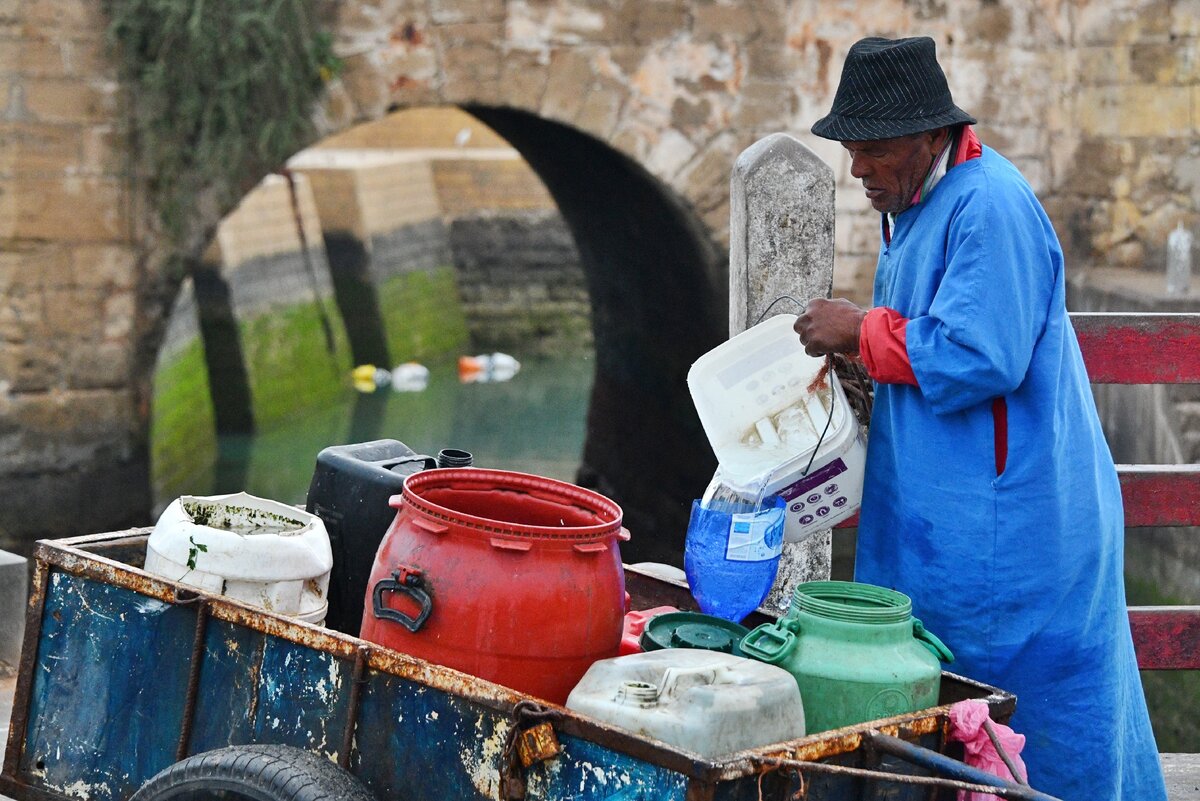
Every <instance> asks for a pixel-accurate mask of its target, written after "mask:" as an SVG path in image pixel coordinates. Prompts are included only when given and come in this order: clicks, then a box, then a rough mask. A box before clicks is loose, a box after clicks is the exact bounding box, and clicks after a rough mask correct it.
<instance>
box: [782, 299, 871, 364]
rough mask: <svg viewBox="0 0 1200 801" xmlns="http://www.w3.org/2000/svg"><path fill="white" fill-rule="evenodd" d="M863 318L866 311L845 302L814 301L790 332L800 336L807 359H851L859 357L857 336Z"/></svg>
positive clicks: (809, 304) (841, 300)
mask: <svg viewBox="0 0 1200 801" xmlns="http://www.w3.org/2000/svg"><path fill="white" fill-rule="evenodd" d="M866 316H867V311H866V309H862V308H859V307H858V306H855V305H854V304H853V303H851V302H850V301H848V300H846V299H845V298H834V299H833V300H827V299H825V298H814V299H813V300H810V301H809V302H808V308H806V309H805V310H804V314H801V315H800V317H799V318H797V319H796V324H795V325H794V326H792V328H793V329H794V330H795V331H796V333H797V334H799V335H800V342H801V344H803V345H804V352H805V353H807V354H808V355H809V356H824V355H825V354H826V353H847V354H850V355H854V354H856V353H858V335H859V331H860V330H861V329H862V321H863V318H864V317H866Z"/></svg>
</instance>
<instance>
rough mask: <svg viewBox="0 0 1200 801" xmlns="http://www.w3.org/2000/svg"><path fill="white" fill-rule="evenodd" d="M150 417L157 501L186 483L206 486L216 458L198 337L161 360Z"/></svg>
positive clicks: (206, 375) (153, 472)
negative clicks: (207, 474) (207, 475)
mask: <svg viewBox="0 0 1200 801" xmlns="http://www.w3.org/2000/svg"><path fill="white" fill-rule="evenodd" d="M153 393H154V394H153V400H152V402H151V412H150V480H151V484H152V486H153V488H154V496H155V497H156V498H161V497H163V496H165V495H169V494H171V490H172V489H173V488H177V487H186V486H188V485H189V484H191V483H197V484H198V485H200V486H208V484H209V483H211V477H206V476H205V475H204V474H205V473H211V466H212V464H213V463H214V462H215V461H216V458H217V445H216V439H215V437H214V436H213V429H214V425H215V423H214V417H213V408H212V400H211V396H210V395H209V389H208V371H207V369H206V367H205V364H204V347H203V346H202V345H201V343H200V339H199V337H197V338H196V339H194V340H192V341H191V342H189V343H188V344H187V345H186V346H185V347H184V348H182V349H181V350H179V351H178V352H176V353H174V354H172V355H171V356H169V357H166V358H165V359H163V360H161V361H160V362H159V365H158V369H157V370H156V371H155V373H154V386H153Z"/></svg>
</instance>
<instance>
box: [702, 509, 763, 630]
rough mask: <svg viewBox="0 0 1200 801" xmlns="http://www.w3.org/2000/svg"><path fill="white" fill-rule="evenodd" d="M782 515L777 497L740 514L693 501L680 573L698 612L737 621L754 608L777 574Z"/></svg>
mask: <svg viewBox="0 0 1200 801" xmlns="http://www.w3.org/2000/svg"><path fill="white" fill-rule="evenodd" d="M784 511H785V503H784V500H783V499H782V498H779V497H777V496H769V497H767V498H765V499H764V500H763V502H762V503H761V504H757V505H754V506H750V507H743V508H742V509H740V510H739V509H738V507H737V506H730V505H729V504H716V505H709V504H706V503H705V502H704V501H699V500H697V501H693V502H692V515H691V519H690V520H689V521H688V530H687V540H686V542H685V543H684V550H683V569H684V572H685V573H686V574H687V580H688V586H689V587H691V590H692V597H694V598H695V599H696V603H697V604H699V606H700V611H702V612H704V613H705V614H709V615H715V616H717V617H720V618H723V619H725V620H730V621H733V622H735V623H740V622H741V621H742V619H743V618H745V617H746V615H748V614H750V613H751V612H753V611H754V610H755V609H757V608H758V607H759V605H760V604H761V603H762V602H763V600H764V599H765V598H766V597H767V593H769V592H770V591H771V585H772V584H774V583H775V574H776V572H777V571H778V570H779V555H780V554H781V553H782V552H783V522H784V520H783V517H784Z"/></svg>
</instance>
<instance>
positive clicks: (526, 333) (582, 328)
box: [450, 212, 592, 354]
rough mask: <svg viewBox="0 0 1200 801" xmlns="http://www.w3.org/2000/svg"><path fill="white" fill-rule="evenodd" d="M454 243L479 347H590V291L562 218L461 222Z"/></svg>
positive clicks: (453, 231) (487, 217)
mask: <svg viewBox="0 0 1200 801" xmlns="http://www.w3.org/2000/svg"><path fill="white" fill-rule="evenodd" d="M450 244H451V247H452V248H453V250H454V264H455V267H456V269H457V271H458V282H459V291H460V293H461V296H462V300H463V310H464V312H465V313H466V315H467V322H468V325H469V326H470V331H471V343H472V344H473V345H474V346H475V347H477V348H479V349H481V350H504V351H510V352H514V351H515V352H520V353H522V354H526V353H552V352H559V351H561V350H563V349H564V348H567V349H570V348H581V347H586V346H588V345H590V343H591V340H592V331H591V314H590V309H589V306H588V292H587V284H586V282H585V280H584V275H583V270H582V268H581V267H580V264H579V254H578V252H577V251H576V250H575V242H574V240H573V239H572V238H571V232H570V231H568V230H567V228H566V226H565V224H564V223H563V220H562V217H560V216H559V215H558V214H557V213H556V212H541V213H536V212H530V213H526V214H524V215H520V216H517V215H514V214H511V213H509V214H496V213H488V214H481V215H476V216H471V217H460V218H458V219H456V220H454V222H453V223H451V225H450Z"/></svg>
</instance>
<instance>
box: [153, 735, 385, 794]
mask: <svg viewBox="0 0 1200 801" xmlns="http://www.w3.org/2000/svg"><path fill="white" fill-rule="evenodd" d="M239 798H240V799H250V801H375V796H373V795H372V794H371V791H370V790H368V789H367V788H366V786H364V785H363V783H362V782H360V781H359V780H358V779H356V778H354V776H352V775H351V774H350V773H349V772H347V771H345V770H342V769H341V768H339V767H338V766H337V765H335V764H334V763H332V762H330V761H329V760H328V759H326V758H325V757H323V756H321V755H320V754H313V753H310V752H308V751H303V750H301V749H299V748H292V747H290V746H286V745H235V746H230V747H229V748H220V749H217V750H216V751H207V752H205V753H203V754H196V755H194V756H190V757H188V758H187V759H184V760H182V761H181V762H176V763H175V764H174V765H171V766H170V767H169V768H167V769H166V770H164V771H162V772H161V773H159V774H157V775H156V776H154V778H152V779H150V781H148V782H146V784H145V785H144V786H143V787H142V789H140V790H138V791H137V792H136V793H134V794H133V797H132V798H131V799H130V801H207V800H208V799H231V800H232V799H239Z"/></svg>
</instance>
